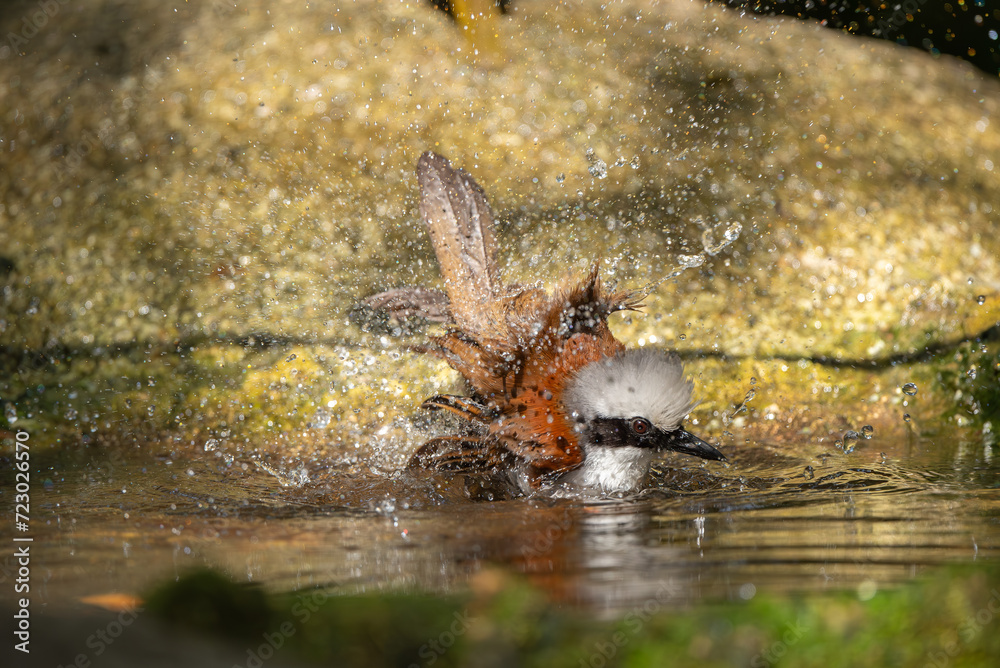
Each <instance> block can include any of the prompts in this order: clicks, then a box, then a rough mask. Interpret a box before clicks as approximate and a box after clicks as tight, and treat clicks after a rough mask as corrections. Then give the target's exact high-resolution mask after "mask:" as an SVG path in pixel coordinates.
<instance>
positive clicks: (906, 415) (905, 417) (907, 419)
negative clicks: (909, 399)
mask: <svg viewBox="0 0 1000 668" xmlns="http://www.w3.org/2000/svg"><path fill="white" fill-rule="evenodd" d="M909 421H910V414H909V413H903V422H909Z"/></svg>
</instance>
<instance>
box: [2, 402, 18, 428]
mask: <svg viewBox="0 0 1000 668" xmlns="http://www.w3.org/2000/svg"><path fill="white" fill-rule="evenodd" d="M3 416H4V418H6V420H7V423H8V424H14V423H15V422H17V409H16V408H14V404H4V405H3Z"/></svg>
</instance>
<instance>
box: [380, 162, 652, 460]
mask: <svg viewBox="0 0 1000 668" xmlns="http://www.w3.org/2000/svg"><path fill="white" fill-rule="evenodd" d="M417 174H418V180H419V184H420V214H421V217H422V218H423V220H424V223H425V224H426V225H427V229H428V231H429V233H430V237H431V241H432V243H433V245H434V251H435V253H436V255H437V259H438V263H439V265H440V267H441V272H442V274H443V277H444V289H445V294H446V295H447V313H445V312H444V309H443V308H442V304H443V303H445V300H444V299H443V296H441V295H440V293H437V295H438V296H434V295H433V294H430V293H432V292H433V291H429V290H427V289H425V288H409V289H405V288H404V289H399V288H397V289H394V290H391V291H389V292H387V293H382V294H381V295H375V296H374V297H371V298H369V300H368V303H369V304H370V305H374V306H377V307H380V308H383V309H388V310H390V311H392V312H395V313H396V314H402V315H409V314H413V313H422V312H423V311H425V310H426V312H427V315H428V316H429V317H430V318H432V319H436V320H445V321H449V320H450V323H451V326H450V328H449V329H448V330H447V331H446V332H445V333H444V334H442V335H440V336H436V337H432V339H431V342H432V345H430V346H428V347H427V348H425V349H424V350H425V351H426V352H428V353H430V354H433V355H437V356H439V357H441V358H442V359H444V360H445V361H447V362H448V364H450V365H451V366H452V367H453V368H454V369H455V370H457V371H458V372H459V373H460V374H461V375H462V377H463V378H465V380H466V381H467V382H468V384H469V387H470V388H471V391H472V396H471V397H469V398H463V397H434V398H432V399H429V400H428V401H427V402H425V405H427V406H430V407H432V408H440V409H445V410H450V411H452V412H454V413H457V414H459V415H461V416H463V417H465V418H467V419H469V420H471V421H473V422H475V423H478V424H479V425H480V426H481V430H482V434H481V435H480V436H477V437H469V436H459V437H451V438H444V439H435V440H433V441H431V442H429V443H428V444H426V445H425V446H424V447H422V448H421V449H420V450H419V451H418V453H417V454H416V455H415V456H414V459H413V462H412V464H413V465H417V466H425V467H427V466H431V467H437V468H463V466H464V464H465V463H468V462H470V461H472V460H475V459H477V458H478V459H479V460H481V461H482V462H483V463H486V464H489V463H494V464H496V463H497V462H499V461H500V460H502V459H504V458H510V457H514V458H517V459H518V460H520V461H522V462H524V463H526V464H527V465H528V469H529V474H530V475H531V476H534V477H540V476H544V475H546V474H550V473H558V472H562V471H567V470H570V469H573V468H575V467H577V466H579V465H580V463H581V462H582V461H583V457H584V453H583V451H582V448H581V445H580V442H579V436H578V433H577V431H576V430H575V429H574V425H572V424H570V421H571V417H570V416H569V415H567V414H566V411H565V410H564V409H562V408H561V400H562V394H563V391H564V390H565V383H566V382H567V379H569V378H571V377H572V376H573V375H575V373H576V372H577V371H578V370H579V369H581V368H583V367H584V366H586V365H588V364H590V363H592V362H595V361H598V360H601V359H603V358H607V357H611V356H614V355H616V354H618V353H621V352H622V351H623V350H624V346H623V345H622V344H621V343H620V342H619V341H617V340H616V339H615V338H614V336H612V334H611V331H610V330H609V329H608V326H607V317H608V316H609V315H610V314H612V313H614V312H616V311H620V310H624V309H635V308H637V307H638V301H639V299H640V298H641V297H637V295H636V293H629V292H607V291H606V290H605V289H604V287H603V286H602V284H601V280H600V276H599V274H598V267H597V264H596V263H595V265H594V267H593V268H592V269H591V271H590V272H589V274H588V275H587V276H585V277H584V278H583V279H582V280H580V279H577V280H576V281H567V282H566V283H564V284H563V285H562V286H560V287H559V288H557V289H556V290H555V291H554V292H553V293H551V294H549V293H546V292H545V291H544V290H542V289H540V288H537V287H522V286H517V285H504V284H503V282H502V281H501V279H500V276H499V271H498V267H497V245H496V239H495V236H494V229H493V228H494V218H493V213H492V211H491V210H490V206H489V204H488V202H487V200H486V196H485V195H484V193H483V190H482V188H480V187H479V185H478V184H477V183H476V182H475V180H474V179H473V178H472V177H471V176H470V175H469V174H468V173H467V172H465V171H464V170H462V169H455V168H453V167H452V166H451V164H450V163H449V162H448V160H446V159H445V158H443V157H441V156H439V155H436V154H434V153H430V152H428V153H425V154H424V155H423V156H422V157H421V158H420V161H419V163H418V168H417ZM422 305H425V306H422ZM426 305H431V306H430V307H427V306H426Z"/></svg>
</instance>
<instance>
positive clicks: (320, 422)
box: [309, 408, 332, 429]
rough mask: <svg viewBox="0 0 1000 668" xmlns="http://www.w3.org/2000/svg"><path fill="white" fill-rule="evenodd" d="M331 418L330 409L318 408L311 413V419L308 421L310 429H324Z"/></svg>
mask: <svg viewBox="0 0 1000 668" xmlns="http://www.w3.org/2000/svg"><path fill="white" fill-rule="evenodd" d="M331 419H332V418H331V416H330V411H328V410H326V409H325V408H320V409H318V410H317V411H316V412H315V413H313V416H312V420H310V421H309V427H310V428H311V429H325V428H326V427H328V426H330V421H331Z"/></svg>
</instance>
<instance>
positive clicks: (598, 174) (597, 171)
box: [587, 158, 608, 179]
mask: <svg viewBox="0 0 1000 668" xmlns="http://www.w3.org/2000/svg"><path fill="white" fill-rule="evenodd" d="M587 171H588V172H590V175H591V176H593V177H594V178H595V179H606V178H607V177H608V163H606V162H604V161H603V160H601V159H600V158H598V159H597V160H595V161H594V162H593V163H591V165H590V167H588V168H587Z"/></svg>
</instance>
